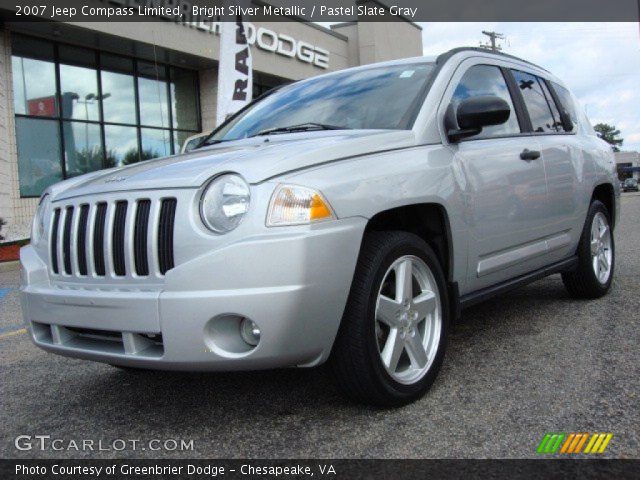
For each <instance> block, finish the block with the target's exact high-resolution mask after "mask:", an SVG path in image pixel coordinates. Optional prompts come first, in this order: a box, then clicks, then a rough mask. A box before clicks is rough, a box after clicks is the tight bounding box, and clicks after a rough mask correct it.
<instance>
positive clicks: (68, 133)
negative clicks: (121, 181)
mask: <svg viewBox="0 0 640 480" xmlns="http://www.w3.org/2000/svg"><path fill="white" fill-rule="evenodd" d="M62 132H63V136H64V159H65V169H66V174H67V177H75V176H77V175H82V174H83V173H89V172H94V171H96V170H100V169H101V168H102V160H103V153H102V138H101V135H100V125H98V124H95V123H87V122H64V123H63V124H62Z"/></svg>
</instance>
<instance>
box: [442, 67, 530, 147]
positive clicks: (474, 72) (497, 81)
mask: <svg viewBox="0 0 640 480" xmlns="http://www.w3.org/2000/svg"><path fill="white" fill-rule="evenodd" d="M483 95H494V96H497V97H500V98H502V99H503V100H504V101H506V102H507V103H508V104H509V108H510V109H511V115H509V120H507V122H506V123H503V124H502V125H492V126H490V127H485V128H483V129H482V132H480V133H479V134H478V135H476V136H475V137H471V138H489V137H496V136H503V135H513V134H517V133H520V126H519V124H518V117H517V116H516V111H515V108H514V107H513V101H512V100H511V95H510V94H509V88H508V87H507V82H506V81H505V79H504V76H503V75H502V72H501V71H500V68H498V67H495V66H491V65H475V66H473V67H471V68H469V70H467V71H466V72H465V74H464V75H463V76H462V78H461V79H460V83H459V84H458V86H457V87H456V91H455V92H454V94H453V98H452V99H451V105H452V107H453V111H454V112H455V111H456V110H457V109H458V105H459V104H460V102H461V101H463V100H465V99H467V98H470V97H477V96H483Z"/></svg>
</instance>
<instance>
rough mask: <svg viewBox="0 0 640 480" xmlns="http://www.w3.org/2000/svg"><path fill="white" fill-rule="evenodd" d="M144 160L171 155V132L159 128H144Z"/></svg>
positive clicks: (142, 155)
mask: <svg viewBox="0 0 640 480" xmlns="http://www.w3.org/2000/svg"><path fill="white" fill-rule="evenodd" d="M141 133H142V153H141V155H140V156H141V157H142V160H148V159H150V158H157V157H166V156H169V155H171V132H170V131H169V130H159V129H157V128H143V129H142V132H141Z"/></svg>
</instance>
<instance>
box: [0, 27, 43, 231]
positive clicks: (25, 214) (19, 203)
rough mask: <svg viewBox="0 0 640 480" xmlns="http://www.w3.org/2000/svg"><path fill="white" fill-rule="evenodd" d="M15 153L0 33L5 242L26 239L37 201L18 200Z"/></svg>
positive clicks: (6, 47) (6, 56) (0, 199)
mask: <svg viewBox="0 0 640 480" xmlns="http://www.w3.org/2000/svg"><path fill="white" fill-rule="evenodd" d="M17 158H18V157H17V151H16V134H15V118H14V113H13V87H12V79H11V36H10V34H9V32H8V31H7V30H4V29H0V217H2V218H4V219H5V221H6V222H7V225H5V226H4V227H3V228H2V235H3V236H4V237H5V241H15V240H22V239H25V238H28V237H29V232H30V228H31V227H30V226H31V219H32V218H33V214H34V213H35V209H36V207H37V205H38V199H37V198H20V185H19V183H18V160H17Z"/></svg>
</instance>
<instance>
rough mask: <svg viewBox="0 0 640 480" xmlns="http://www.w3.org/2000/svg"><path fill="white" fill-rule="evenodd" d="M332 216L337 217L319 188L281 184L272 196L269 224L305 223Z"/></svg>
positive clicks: (269, 225) (274, 225)
mask: <svg viewBox="0 0 640 480" xmlns="http://www.w3.org/2000/svg"><path fill="white" fill-rule="evenodd" d="M331 218H335V215H334V214H333V212H332V211H331V207H329V203H328V202H327V201H326V200H325V199H324V197H323V196H322V194H321V193H320V192H318V191H317V190H313V189H312V188H307V187H300V186H297V185H280V186H279V187H278V188H276V191H275V192H273V196H272V197H271V203H270V205H269V214H268V215H267V226H268V227H276V226H283V225H303V224H307V223H313V222H318V221H322V220H328V219H331Z"/></svg>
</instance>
